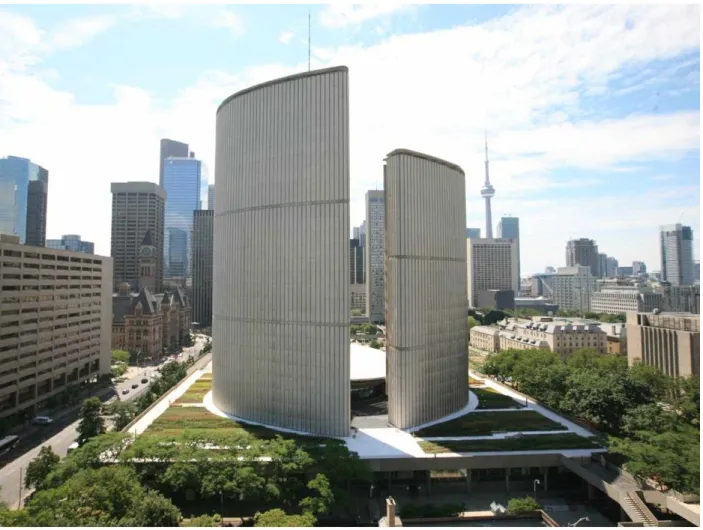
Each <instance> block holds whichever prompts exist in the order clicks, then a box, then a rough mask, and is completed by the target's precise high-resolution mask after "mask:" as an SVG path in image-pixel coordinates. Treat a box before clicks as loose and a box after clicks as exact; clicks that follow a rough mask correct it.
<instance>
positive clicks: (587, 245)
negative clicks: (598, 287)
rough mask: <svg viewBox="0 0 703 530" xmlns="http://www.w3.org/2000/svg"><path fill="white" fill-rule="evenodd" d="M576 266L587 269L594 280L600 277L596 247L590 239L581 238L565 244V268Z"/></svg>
mask: <svg viewBox="0 0 703 530" xmlns="http://www.w3.org/2000/svg"><path fill="white" fill-rule="evenodd" d="M577 265H582V266H584V267H588V268H589V269H590V270H591V276H593V277H594V278H596V277H598V276H601V271H600V261H599V258H598V245H596V242H595V241H593V240H592V239H587V238H585V237H582V238H580V239H572V240H570V241H568V242H567V243H566V266H567V267H576V266H577Z"/></svg>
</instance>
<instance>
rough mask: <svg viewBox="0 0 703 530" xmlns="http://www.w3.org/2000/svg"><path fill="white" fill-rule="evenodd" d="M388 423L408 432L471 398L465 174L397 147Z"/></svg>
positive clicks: (391, 220) (390, 169) (391, 170)
mask: <svg viewBox="0 0 703 530" xmlns="http://www.w3.org/2000/svg"><path fill="white" fill-rule="evenodd" d="M384 169H385V175H384V179H385V186H384V189H385V192H386V333H387V335H386V336H387V347H386V352H387V363H388V367H387V382H386V384H387V392H388V419H389V422H390V423H391V424H392V425H393V426H395V427H397V428H400V429H406V428H410V427H416V426H418V425H422V424H424V423H427V422H430V421H433V420H437V419H440V418H442V417H444V416H446V415H448V414H451V413H453V412H456V411H457V410H460V409H461V408H463V407H464V406H465V405H466V403H467V400H468V390H469V389H468V321H467V318H466V227H465V225H466V199H465V197H466V190H465V179H464V172H463V171H462V169H461V168H460V167H459V166H457V165H455V164H452V163H450V162H445V161H444V160H440V159H439V158H434V157H432V156H428V155H424V154H421V153H416V152H414V151H409V150H406V149H397V150H395V151H393V152H392V153H390V154H389V155H388V156H387V158H386V165H385V168H384Z"/></svg>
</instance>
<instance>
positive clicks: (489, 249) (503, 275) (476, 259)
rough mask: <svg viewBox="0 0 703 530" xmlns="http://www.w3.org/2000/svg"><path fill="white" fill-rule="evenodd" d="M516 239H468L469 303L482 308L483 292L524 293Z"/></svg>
mask: <svg viewBox="0 0 703 530" xmlns="http://www.w3.org/2000/svg"><path fill="white" fill-rule="evenodd" d="M517 259H518V258H517V240H515V239H467V240H466V275H467V278H466V279H467V289H468V294H467V297H468V301H469V305H470V306H471V307H479V293H480V291H489V290H491V289H498V290H501V291H513V293H517V292H519V290H520V280H519V277H518V261H517Z"/></svg>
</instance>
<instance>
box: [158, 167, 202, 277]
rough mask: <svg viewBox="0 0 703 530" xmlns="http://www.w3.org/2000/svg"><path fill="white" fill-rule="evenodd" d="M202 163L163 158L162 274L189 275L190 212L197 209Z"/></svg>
mask: <svg viewBox="0 0 703 530" xmlns="http://www.w3.org/2000/svg"><path fill="white" fill-rule="evenodd" d="M201 178H202V163H201V162H200V160H196V159H195V158H182V157H179V158H174V157H171V158H167V159H166V160H164V189H165V190H166V210H165V216H164V277H166V278H189V277H190V273H191V265H190V256H191V248H192V244H191V241H192V231H193V211H195V210H199V209H200V199H201V196H200V193H201Z"/></svg>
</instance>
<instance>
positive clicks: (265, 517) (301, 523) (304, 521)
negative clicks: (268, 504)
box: [254, 508, 317, 528]
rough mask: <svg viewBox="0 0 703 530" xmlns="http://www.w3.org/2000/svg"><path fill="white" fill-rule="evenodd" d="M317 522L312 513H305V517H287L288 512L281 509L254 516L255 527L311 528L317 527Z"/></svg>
mask: <svg viewBox="0 0 703 530" xmlns="http://www.w3.org/2000/svg"><path fill="white" fill-rule="evenodd" d="M316 522H317V520H316V519H315V516H314V515H312V514H310V513H304V514H303V515H287V514H286V512H284V511H283V510H281V509H279V508H276V509H274V510H269V511H267V512H264V513H257V514H256V515H255V516H254V526H257V527H269V528H277V527H286V526H288V527H290V526H298V527H311V526H315V523H316Z"/></svg>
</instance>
